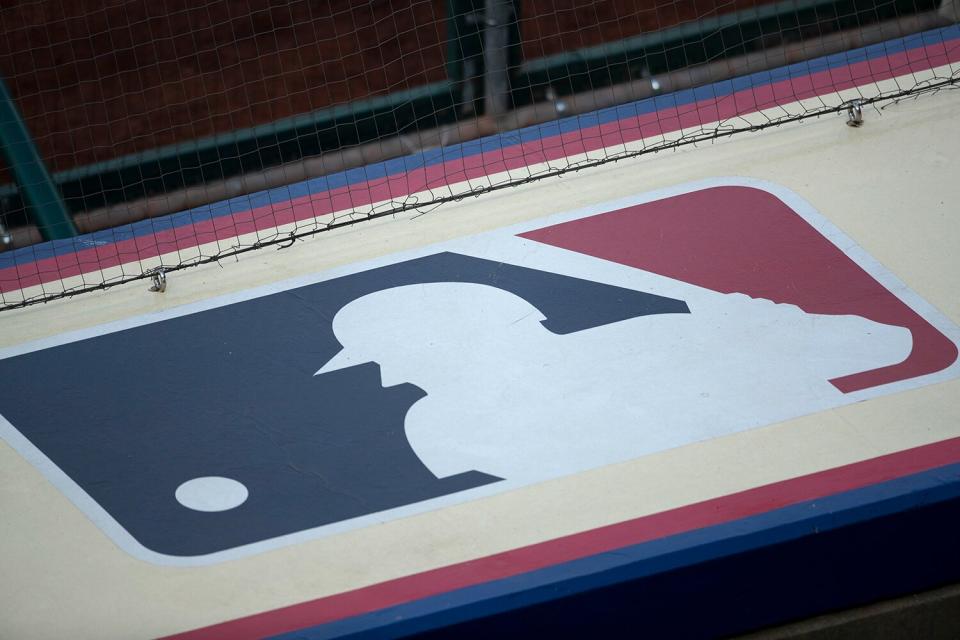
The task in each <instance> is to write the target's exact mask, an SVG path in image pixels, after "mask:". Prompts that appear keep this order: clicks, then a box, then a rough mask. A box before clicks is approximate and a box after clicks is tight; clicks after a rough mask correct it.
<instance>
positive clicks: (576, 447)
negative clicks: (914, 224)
mask: <svg viewBox="0 0 960 640" xmlns="http://www.w3.org/2000/svg"><path fill="white" fill-rule="evenodd" d="M543 319H544V316H543V314H542V313H541V312H540V311H539V310H538V309H536V308H535V307H533V306H532V305H530V304H529V303H528V302H527V301H526V300H524V299H522V298H520V297H518V296H516V295H514V294H512V293H508V292H505V291H503V290H500V289H497V288H494V287H490V286H485V285H478V284H464V283H430V284H418V285H409V286H400V287H395V288H392V289H386V290H382V291H377V292H375V293H372V294H369V295H366V296H363V297H361V298H358V299H357V300H354V301H353V302H351V303H349V304H347V305H346V306H345V307H343V308H342V309H341V310H340V311H339V312H338V313H337V315H336V316H335V318H334V321H333V329H334V332H335V334H336V336H337V339H338V341H339V342H340V343H341V345H343V350H342V351H340V352H339V353H337V354H336V355H335V356H334V357H333V358H332V359H331V360H330V361H329V362H327V363H326V364H325V365H324V366H323V367H322V368H321V369H320V370H319V371H317V375H322V374H324V373H327V372H330V371H334V370H337V369H342V368H345V367H350V366H355V365H359V364H363V363H367V362H375V363H377V364H378V365H379V366H380V371H381V379H382V382H383V385H384V386H385V387H389V386H393V385H397V384H401V383H412V384H414V385H417V386H418V387H420V388H421V389H423V390H424V391H425V392H426V394H427V395H426V397H424V398H422V399H420V400H419V401H418V402H416V404H414V405H413V407H412V408H411V409H410V411H409V412H408V414H407V416H406V421H405V430H406V434H407V438H408V439H409V441H410V444H411V445H412V447H413V448H414V450H415V452H416V453H417V455H418V456H419V457H420V459H421V460H422V461H423V463H424V464H425V465H426V466H427V467H428V468H429V469H430V471H431V472H432V473H434V474H435V475H437V476H438V477H446V476H450V475H453V474H456V473H461V472H464V471H468V470H472V469H476V470H479V471H482V472H484V473H489V474H493V475H496V476H500V477H502V478H505V479H508V480H516V481H521V482H531V481H537V480H543V479H547V478H552V477H557V476H560V475H566V474H568V473H573V472H576V471H581V470H584V469H589V468H593V467H598V466H602V465H605V464H610V463H614V462H618V461H623V460H627V459H630V458H635V457H638V456H641V455H644V454H648V453H652V452H656V451H660V450H664V449H668V448H672V447H677V446H681V445H684V444H688V443H691V442H696V441H700V440H705V439H709V438H714V437H718V436H722V435H725V434H729V433H733V432H736V431H741V430H745V429H749V428H753V427H757V426H762V425H767V424H770V423H772V422H777V421H780V420H784V419H787V418H790V417H794V416H796V415H800V414H806V413H811V412H813V411H816V410H819V409H820V408H827V407H829V406H833V405H835V404H836V397H837V395H838V394H839V393H840V392H839V391H838V390H837V389H836V388H834V387H833V386H832V385H831V384H830V383H829V380H830V379H832V378H837V377H840V376H844V375H848V374H851V373H856V372H859V371H866V370H870V369H874V368H877V367H881V366H885V365H889V364H893V363H896V362H899V361H902V360H903V359H904V358H906V357H907V355H909V353H910V350H911V347H912V338H911V335H910V332H909V331H908V330H906V329H904V328H902V327H894V326H890V325H884V324H880V323H877V322H873V321H871V320H868V319H865V318H862V317H859V316H850V315H846V316H839V315H838V316H828V315H816V314H808V313H805V312H804V311H802V310H801V309H799V308H798V307H795V306H792V305H785V304H774V303H773V302H770V301H767V300H762V299H754V298H750V297H748V296H746V295H742V294H720V293H715V292H708V295H704V296H700V297H699V298H698V299H697V300H694V301H691V304H690V313H689V314H663V315H650V316H643V317H638V318H632V319H628V320H623V321H620V322H614V323H611V324H607V325H603V326H599V327H595V328H591V329H586V330H583V331H578V332H576V333H571V334H568V335H556V334H553V333H551V332H549V331H548V330H546V329H545V328H544V327H543V326H542V325H541V324H540V322H541V320H543Z"/></svg>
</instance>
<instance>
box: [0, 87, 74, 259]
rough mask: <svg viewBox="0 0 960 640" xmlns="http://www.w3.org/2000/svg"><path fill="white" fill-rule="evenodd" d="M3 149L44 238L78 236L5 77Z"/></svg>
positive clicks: (0, 95)
mask: <svg viewBox="0 0 960 640" xmlns="http://www.w3.org/2000/svg"><path fill="white" fill-rule="evenodd" d="M0 150H2V151H3V156H4V158H6V160H7V164H8V166H9V167H10V169H11V170H12V171H13V175H14V177H15V178H16V180H17V185H18V186H19V188H20V193H21V195H22V197H23V199H24V202H25V203H26V205H27V207H28V209H29V211H30V213H31V215H32V217H33V221H34V222H35V223H36V225H37V227H38V228H39V229H40V234H41V235H42V236H43V239H44V240H59V239H61V238H72V237H73V236H75V235H77V228H76V227H75V226H74V224H73V220H72V219H71V218H70V214H69V213H67V208H66V207H65V206H64V204H63V199H62V198H61V197H60V191H59V190H58V189H57V185H56V184H54V182H53V179H51V178H50V173H49V172H48V171H47V168H46V167H45V166H44V164H43V160H41V159H40V154H39V153H37V147H36V146H35V145H34V144H33V140H32V139H31V138H30V133H29V132H28V131H27V126H26V124H25V123H24V122H23V118H22V117H20V112H19V111H18V110H17V106H16V105H15V104H14V103H13V98H12V97H11V96H10V92H9V91H8V90H7V85H6V84H5V83H4V82H3V78H0Z"/></svg>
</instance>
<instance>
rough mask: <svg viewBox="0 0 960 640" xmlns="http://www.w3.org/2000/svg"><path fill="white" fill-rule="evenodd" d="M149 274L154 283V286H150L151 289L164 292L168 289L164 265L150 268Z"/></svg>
mask: <svg viewBox="0 0 960 640" xmlns="http://www.w3.org/2000/svg"><path fill="white" fill-rule="evenodd" d="M147 275H149V276H150V281H151V282H152V283H153V286H151V287H150V289H149V291H153V292H155V293H163V292H164V291H166V290H167V274H166V272H165V271H164V269H163V267H156V268H154V269H150V270H149V271H147Z"/></svg>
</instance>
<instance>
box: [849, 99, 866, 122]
mask: <svg viewBox="0 0 960 640" xmlns="http://www.w3.org/2000/svg"><path fill="white" fill-rule="evenodd" d="M862 125H863V105H862V104H861V103H860V101H859V100H851V101H850V102H849V103H848V104H847V126H848V127H859V126H862Z"/></svg>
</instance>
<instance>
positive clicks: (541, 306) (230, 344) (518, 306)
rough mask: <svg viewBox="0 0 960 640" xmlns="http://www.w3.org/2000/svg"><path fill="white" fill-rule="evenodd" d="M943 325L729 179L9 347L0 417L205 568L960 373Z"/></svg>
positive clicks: (98, 510) (147, 541)
mask: <svg viewBox="0 0 960 640" xmlns="http://www.w3.org/2000/svg"><path fill="white" fill-rule="evenodd" d="M958 335H960V333H958V330H957V328H956V327H955V326H954V325H953V324H951V323H950V322H949V321H948V320H947V319H946V318H944V317H943V316H942V315H940V314H939V313H938V312H937V311H936V310H935V309H933V308H932V307H930V305H928V304H927V303H925V302H924V301H923V300H921V299H920V298H919V297H918V296H917V295H916V294H914V293H913V292H912V291H910V290H909V289H908V288H907V287H906V286H905V285H903V284H902V283H901V282H899V281H898V280H897V279H896V278H895V277H893V276H892V275H891V274H890V273H888V272H887V271H886V270H884V269H883V267H881V266H880V265H879V264H878V263H877V262H875V261H874V260H873V259H872V258H870V257H869V256H868V255H866V253H865V252H864V251H863V250H862V249H860V248H859V247H858V246H857V245H855V244H854V243H853V242H852V241H851V240H850V239H849V238H847V237H846V236H844V235H843V234H842V233H841V232H840V231H838V230H837V229H836V228H835V227H833V226H832V225H831V224H830V223H829V222H827V221H826V220H825V219H824V218H823V217H821V216H820V215H819V214H818V213H816V212H815V211H813V210H812V208H811V207H810V205H809V204H807V203H805V202H804V201H802V200H801V199H800V198H799V197H798V196H796V195H795V194H793V193H791V192H789V191H787V190H785V189H783V188H780V187H776V186H772V185H768V184H762V183H757V182H753V181H749V180H739V179H726V180H717V181H711V182H708V183H699V184H695V185H687V186H684V187H679V188H676V189H671V190H668V191H664V192H658V193H654V194H647V195H644V196H638V197H635V198H631V199H628V200H624V201H618V202H614V203H608V204H605V205H600V206H596V207H591V208H590V209H588V210H583V211H577V212H573V213H569V214H563V215H560V216H555V217H552V218H549V219H546V220H539V221H533V222H527V223H523V224H521V225H518V226H516V227H512V228H507V229H501V230H497V231H494V232H490V233H485V234H482V235H478V236H473V237H470V238H464V239H460V240H456V241H451V242H447V243H444V244H441V245H435V246H431V247H427V248H424V249H421V250H418V251H415V252H411V253H407V254H403V255H396V256H390V257H387V258H383V259H380V260H376V261H373V262H371V263H366V264H360V265H353V266H350V267H347V268H343V269H339V270H335V271H333V272H329V273H325V274H320V275H318V276H314V277H311V278H305V279H300V280H297V281H292V282H285V283H281V284H279V285H273V286H271V287H268V288H264V289H259V290H255V291H251V292H247V293H244V294H240V295H234V296H228V297H224V298H219V299H216V300H212V301H208V302H204V303H201V304H197V305H190V306H187V307H184V308H181V309H177V310H174V311H171V312H167V313H164V314H161V315H159V316H157V315H153V316H150V317H142V318H138V319H133V320H130V321H125V322H122V323H117V324H113V325H107V326H103V327H98V328H96V329H93V330H90V331H85V332H81V333H77V334H70V335H66V336H62V337H60V338H57V339H55V340H52V341H44V342H42V343H37V344H32V345H25V346H23V347H19V348H17V349H15V350H8V352H6V353H4V354H3V356H4V357H3V359H2V360H0V373H2V375H3V376H4V379H5V380H6V381H7V394H6V396H5V398H4V399H3V401H2V405H0V413H2V415H3V418H2V419H0V435H2V436H3V437H4V439H6V440H7V441H8V442H9V443H10V444H11V445H12V446H13V447H15V448H16V449H17V450H18V451H20V452H21V453H22V454H23V455H24V456H25V457H26V458H27V459H29V460H30V461H31V462H33V463H34V464H35V465H36V466H37V467H38V468H39V469H40V470H41V471H42V472H43V473H44V474H45V475H46V476H47V477H48V478H49V479H50V480H51V481H52V482H53V483H55V484H56V485H57V486H58V487H59V488H60V489H61V490H62V491H63V492H64V493H65V494H66V495H67V496H69V497H70V498H71V499H72V500H73V501H74V502H75V504H77V506H78V507H80V508H81V509H83V510H84V511H85V512H86V513H87V514H88V515H89V517H90V518H91V519H92V520H93V521H94V522H96V523H97V524H98V525H99V526H100V527H101V528H102V529H103V530H104V531H105V532H106V533H107V534H108V535H110V536H111V537H112V538H113V539H114V540H115V541H116V542H117V543H118V544H119V545H120V546H122V547H123V548H125V549H127V550H128V551H130V552H131V553H133V554H135V555H137V556H138V557H141V558H144V559H147V560H150V561H152V562H158V563H166V564H197V563H207V562H216V561H220V560H225V559H229V558H231V557H237V556H239V555H245V554H249V553H253V552H257V551H261V550H264V549H268V548H273V547H275V546H278V545H282V544H290V543H293V542H296V541H298V540H303V539H307V538H311V537H316V536H318V535H325V534H327V533H330V532H335V531H342V530H345V529H349V528H355V527H359V526H364V525H366V524H370V523H375V522H381V521H384V520H387V519H391V518H397V517H402V516H404V515H409V514H413V513H417V512H421V511H425V510H428V509H435V508H438V507H441V506H444V505H448V504H453V503H457V502H463V501H467V500H471V499H474V498H477V497H480V496H484V495H491V494H493V493H498V492H502V491H507V490H510V489H513V488H517V487H520V486H524V485H529V484H531V483H536V482H541V481H546V480H549V479H551V478H556V477H560V476H564V475H569V474H575V473H578V472H582V471H586V470H589V469H593V468H598V467H601V466H604V465H608V464H612V463H616V462H622V461H625V460H630V459H634V458H639V457H642V456H644V455H648V454H651V453H654V452H657V451H662V450H665V449H669V448H673V447H680V446H684V445H687V444H691V443H694V442H699V441H703V440H708V439H711V438H717V437H723V436H729V435H731V434H736V433H739V432H743V431H746V430H749V429H753V428H757V427H762V426H766V425H770V424H773V423H776V422H780V421H783V420H787V419H790V418H794V417H797V416H801V415H806V414H810V413H814V412H817V411H822V410H826V409H829V408H832V407H837V406H840V405H844V404H849V403H852V402H858V401H862V400H865V399H868V398H871V397H875V396H878V395H883V394H887V393H893V392H896V391H901V390H905V389H910V388H914V387H918V386H921V385H926V384H930V383H933V382H937V381H941V380H945V379H947V378H951V377H955V376H956V375H957V368H958V365H957V362H956V361H957V346H956V343H957V340H958ZM51 389H55V390H57V391H56V393H53V394H51V392H50V390H51Z"/></svg>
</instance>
